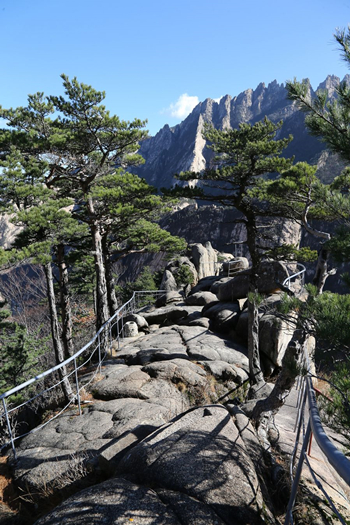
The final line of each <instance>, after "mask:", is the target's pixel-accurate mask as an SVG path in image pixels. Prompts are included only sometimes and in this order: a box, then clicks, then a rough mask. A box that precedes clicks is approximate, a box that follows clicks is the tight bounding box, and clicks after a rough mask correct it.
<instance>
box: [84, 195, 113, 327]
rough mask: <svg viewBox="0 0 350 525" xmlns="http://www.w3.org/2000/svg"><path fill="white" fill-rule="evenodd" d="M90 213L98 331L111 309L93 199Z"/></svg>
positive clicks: (89, 203) (89, 204)
mask: <svg viewBox="0 0 350 525" xmlns="http://www.w3.org/2000/svg"><path fill="white" fill-rule="evenodd" d="M87 208H88V213H89V216H90V229H91V236H92V245H93V255H94V259H95V272H96V329H97V330H99V329H100V328H101V326H102V325H103V324H104V323H105V322H106V321H107V320H108V319H109V317H110V316H109V308H108V299H107V283H106V272H105V265H104V260H103V253H102V236H101V232H100V227H99V224H98V221H97V220H96V218H95V213H94V205H93V202H92V199H88V203H87Z"/></svg>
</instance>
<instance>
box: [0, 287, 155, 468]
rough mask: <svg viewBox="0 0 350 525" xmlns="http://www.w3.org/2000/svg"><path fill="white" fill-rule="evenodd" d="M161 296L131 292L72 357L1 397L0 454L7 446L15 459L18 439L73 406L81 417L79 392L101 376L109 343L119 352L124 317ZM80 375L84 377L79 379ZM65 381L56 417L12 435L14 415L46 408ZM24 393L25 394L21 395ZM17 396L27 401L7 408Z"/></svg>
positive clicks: (59, 392) (148, 292)
mask: <svg viewBox="0 0 350 525" xmlns="http://www.w3.org/2000/svg"><path fill="white" fill-rule="evenodd" d="M161 294H164V290H157V291H140V292H134V294H133V296H132V298H131V299H130V300H129V301H127V302H126V303H125V304H123V305H122V306H121V307H120V308H119V309H118V310H117V312H115V314H114V315H113V316H112V317H111V318H110V319H108V321H106V323H105V324H104V325H103V326H102V327H101V328H100V329H99V331H98V332H97V333H96V334H95V335H94V337H93V338H92V339H91V340H90V341H89V342H88V343H87V344H86V345H85V346H83V348H81V349H80V350H79V351H78V352H76V353H75V354H74V355H73V356H72V357H70V358H68V359H66V360H65V361H63V362H62V363H59V364H58V365H56V366H54V367H52V368H50V369H49V370H46V371H45V372H42V373H41V374H38V375H37V376H35V377H33V378H31V379H29V380H28V381H25V382H24V383H22V384H21V385H18V386H16V387H14V388H11V389H10V390H8V391H7V392H4V393H3V394H1V395H0V403H1V404H2V413H1V412H0V430H4V432H3V434H5V433H6V432H7V438H6V437H5V438H4V439H3V443H2V445H1V449H0V450H2V449H3V448H5V447H7V446H9V445H11V447H12V450H13V453H14V457H15V458H16V448H15V442H16V441H17V440H18V439H21V438H23V437H24V436H26V435H28V434H30V433H32V432H37V431H39V430H40V429H42V428H43V427H44V426H46V425H47V424H48V423H49V422H50V421H52V420H53V419H56V418H57V417H58V416H60V415H61V414H62V413H63V412H64V411H65V410H67V408H68V407H69V406H70V405H72V404H73V403H74V404H77V405H78V410H79V414H80V415H81V413H82V412H81V394H82V390H83V389H86V388H87V386H88V385H89V384H90V383H92V381H93V380H94V379H95V378H96V376H97V374H99V373H101V366H102V363H103V361H104V360H105V358H106V356H107V355H108V351H109V349H110V348H111V345H112V341H114V340H116V341H117V344H118V349H119V348H120V344H121V341H122V339H123V337H124V318H125V316H126V315H127V314H129V313H131V312H135V311H138V310H139V309H140V308H141V307H143V306H145V305H146V304H149V303H150V302H154V301H155V299H156V298H157V296H159V295H161ZM94 357H95V358H96V362H95V363H93V358H94ZM64 367H66V368H67V370H68V373H67V375H66V376H65V378H64V379H61V380H59V381H57V378H56V373H57V372H58V371H59V370H60V369H62V368H64ZM89 368H93V370H92V371H90V370H89ZM84 371H85V372H86V373H84V375H82V373H83V372H84ZM66 378H68V380H69V382H70V384H71V386H72V387H74V388H75V393H74V394H73V396H72V397H71V399H70V400H69V402H68V403H66V405H65V406H64V407H63V408H61V409H60V410H59V412H58V413H57V414H55V415H53V416H51V417H50V418H49V419H48V420H47V421H45V422H44V423H42V424H41V425H39V426H37V427H35V428H34V429H31V430H29V431H27V432H21V433H20V434H19V435H16V428H15V426H16V422H15V415H16V414H19V412H20V410H22V411H23V410H24V409H25V407H27V408H29V409H30V410H34V412H35V410H36V408H37V407H38V406H39V404H41V405H42V404H45V402H47V403H48V404H49V400H50V398H52V397H53V395H54V394H53V392H54V391H55V390H56V392H58V394H56V395H58V396H61V384H62V382H63V381H64V380H65V379H66ZM24 392H27V393H26V394H24ZM19 394H20V395H21V396H23V395H24V397H28V399H25V400H24V401H23V402H21V403H20V404H14V405H13V406H11V404H12V403H11V397H12V396H14V395H17V396H18V395H19ZM0 410H1V405H0ZM22 425H23V422H22ZM6 439H7V440H6Z"/></svg>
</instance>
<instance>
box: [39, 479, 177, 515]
mask: <svg viewBox="0 0 350 525" xmlns="http://www.w3.org/2000/svg"><path fill="white" fill-rule="evenodd" d="M131 522H134V523H135V524H136V523H137V524H140V525H154V524H155V523H159V524H162V525H163V524H164V525H181V522H180V521H179V520H178V519H177V517H176V514H175V513H174V512H173V511H172V510H171V509H170V508H169V506H168V505H167V504H164V503H163V502H162V500H161V499H160V498H159V497H158V496H157V494H156V493H155V491H154V490H152V489H149V488H146V487H141V486H139V485H135V484H134V483H131V482H130V481H127V480H125V479H120V478H117V479H111V480H108V481H105V482H104V483H101V484H100V485H97V486H94V487H91V488H88V489H86V490H84V491H82V492H80V493H79V494H75V495H74V496H72V497H71V498H69V499H68V500H67V501H65V502H64V503H63V504H62V505H60V506H59V507H58V508H56V509H55V510H53V511H52V512H50V513H49V514H47V515H46V516H45V517H44V518H41V519H40V520H39V521H37V522H36V525H57V524H58V523H64V524H65V525H87V524H89V525H101V524H102V523H103V524H104V525H124V524H125V523H131Z"/></svg>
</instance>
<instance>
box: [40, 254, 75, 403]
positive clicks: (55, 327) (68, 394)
mask: <svg viewBox="0 0 350 525" xmlns="http://www.w3.org/2000/svg"><path fill="white" fill-rule="evenodd" d="M44 271H45V275H46V284H47V296H48V301H49V310H50V322H51V335H52V342H53V347H54V351H55V359H56V364H57V365H58V364H59V363H62V362H63V361H64V352H63V348H62V344H61V338H60V330H59V323H58V316H57V309H56V299H55V291H54V287H53V274H52V267H51V263H47V264H45V265H44ZM59 376H60V380H61V381H62V383H61V385H62V390H63V394H64V397H65V400H66V402H67V403H68V401H70V400H71V399H72V398H73V392H72V387H71V385H70V383H69V380H68V378H67V369H66V367H65V366H64V367H62V368H60V369H59Z"/></svg>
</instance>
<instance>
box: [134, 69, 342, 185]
mask: <svg viewBox="0 0 350 525" xmlns="http://www.w3.org/2000/svg"><path fill="white" fill-rule="evenodd" d="M345 80H347V81H348V80H350V76H349V75H347V76H346V78H345ZM339 82H340V80H339V78H338V77H336V76H335V75H329V76H327V78H326V79H325V81H324V82H322V83H321V84H320V85H319V86H318V88H323V89H324V88H327V89H328V90H329V94H330V96H331V97H333V96H334V95H335V89H336V86H338V85H339ZM309 84H310V82H309ZM310 92H311V95H313V94H314V91H313V89H312V87H311V85H310ZM265 116H266V117H268V118H269V119H270V120H272V121H273V122H279V121H280V120H283V121H284V124H283V127H282V130H281V132H280V133H279V136H280V137H281V138H282V137H286V136H288V135H289V134H292V135H293V136H294V140H293V141H292V143H291V144H290V145H289V146H288V148H287V150H286V152H285V155H286V156H287V157H290V156H292V155H295V158H296V161H301V160H304V161H309V162H315V161H316V162H317V158H318V156H319V155H320V154H321V152H322V151H324V150H325V146H324V144H322V143H321V142H320V141H318V140H317V139H316V138H315V137H311V136H310V135H309V134H308V133H307V131H306V129H305V125H304V119H305V115H304V114H303V113H302V112H300V111H299V110H298V108H297V106H296V104H293V103H292V102H291V101H290V100H288V99H287V93H286V89H285V85H284V84H283V83H282V84H279V83H278V82H277V80H273V81H272V82H270V83H268V84H267V86H266V84H265V83H264V82H261V83H260V84H258V86H257V87H256V88H255V89H252V88H249V89H246V90H245V91H243V92H241V93H239V94H238V95H235V96H232V95H229V94H227V95H225V96H223V97H221V99H220V100H219V101H217V100H213V99H211V98H206V99H205V100H204V101H202V102H199V103H198V104H197V106H196V107H195V108H194V109H193V111H192V112H191V113H190V114H189V115H188V116H187V117H186V118H185V119H184V120H183V121H182V122H181V123H180V124H177V125H176V126H173V127H169V126H168V125H165V126H164V127H163V128H162V129H161V130H160V131H159V132H158V133H157V134H156V135H155V136H154V137H150V138H149V139H146V140H145V141H144V142H142V144H141V146H140V153H141V155H143V156H144V158H145V161H146V162H145V164H144V165H143V166H140V167H138V168H137V169H136V172H137V174H138V175H140V176H142V177H144V178H145V179H146V180H147V181H148V182H149V183H150V184H153V185H154V186H156V187H158V188H160V187H170V186H172V185H173V184H174V183H175V182H177V181H176V180H175V179H174V174H175V173H179V172H180V171H186V170H195V171H199V170H202V169H204V168H205V167H206V165H207V163H208V161H209V160H210V158H211V156H212V155H213V153H212V151H211V150H208V148H206V142H205V140H204V139H203V137H202V130H203V125H204V123H205V122H207V123H209V124H211V125H213V126H214V127H216V128H218V129H232V128H237V127H238V126H239V124H240V123H242V122H248V123H251V124H254V123H255V122H257V121H259V120H261V119H263V118H264V117H265Z"/></svg>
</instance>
